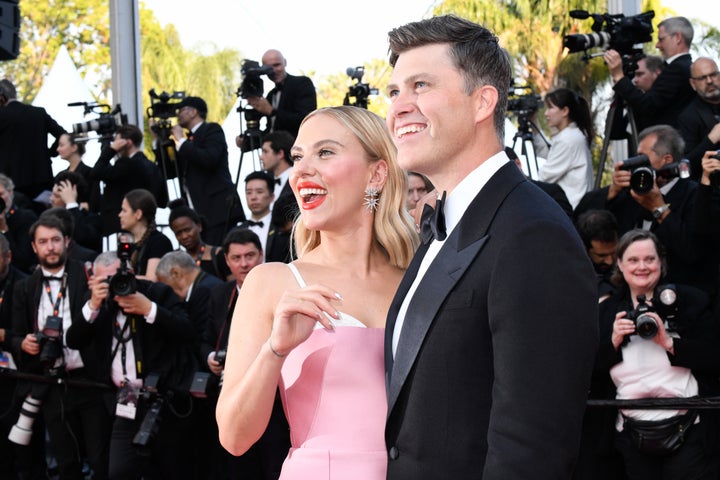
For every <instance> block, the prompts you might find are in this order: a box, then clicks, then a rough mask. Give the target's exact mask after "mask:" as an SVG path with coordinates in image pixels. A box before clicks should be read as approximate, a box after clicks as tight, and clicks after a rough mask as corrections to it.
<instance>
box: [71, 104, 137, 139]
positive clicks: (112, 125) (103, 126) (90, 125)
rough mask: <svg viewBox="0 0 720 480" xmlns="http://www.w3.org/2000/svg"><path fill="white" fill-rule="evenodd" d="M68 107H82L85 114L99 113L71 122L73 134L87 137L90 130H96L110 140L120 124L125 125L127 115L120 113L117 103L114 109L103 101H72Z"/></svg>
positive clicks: (102, 136)
mask: <svg viewBox="0 0 720 480" xmlns="http://www.w3.org/2000/svg"><path fill="white" fill-rule="evenodd" d="M68 107H84V113H85V115H88V114H90V113H95V114H97V115H99V116H98V117H97V118H95V119H93V120H88V121H86V122H80V123H74V124H73V136H76V137H87V134H88V133H90V132H96V133H97V134H98V135H99V136H100V137H101V138H103V139H105V140H108V141H109V140H110V139H111V138H112V136H113V134H114V133H115V131H116V130H117V129H118V127H120V126H121V125H127V124H128V119H127V115H125V114H124V113H122V109H121V108H120V105H119V104H118V105H117V106H116V107H115V108H114V109H113V108H112V107H110V105H107V104H104V103H88V102H73V103H68Z"/></svg>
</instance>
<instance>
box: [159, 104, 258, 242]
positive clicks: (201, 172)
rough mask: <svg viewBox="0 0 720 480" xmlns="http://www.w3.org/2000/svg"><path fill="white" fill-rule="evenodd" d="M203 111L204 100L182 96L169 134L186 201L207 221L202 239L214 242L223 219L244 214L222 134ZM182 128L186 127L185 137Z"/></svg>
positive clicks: (224, 224)
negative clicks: (173, 144) (175, 154)
mask: <svg viewBox="0 0 720 480" xmlns="http://www.w3.org/2000/svg"><path fill="white" fill-rule="evenodd" d="M207 113H208V108H207V104H206V103H205V100H203V99H202V98H200V97H185V98H184V99H183V100H182V102H180V103H179V104H178V111H177V115H178V123H177V125H174V126H173V127H172V136H173V139H174V140H175V148H176V150H177V159H178V164H179V168H180V170H181V173H180V174H181V175H182V177H183V181H184V188H185V194H186V195H187V197H188V203H189V205H190V207H191V208H193V209H194V210H195V211H196V212H197V213H199V214H200V215H202V216H203V217H204V218H205V220H206V221H207V228H206V229H205V230H204V231H203V239H204V240H205V241H206V242H208V243H210V244H213V245H217V244H219V243H220V242H221V241H222V237H223V235H224V234H225V231H226V229H227V225H228V223H227V222H228V221H230V222H231V223H230V224H231V225H235V223H237V222H239V221H240V220H244V219H245V214H244V212H243V209H242V205H241V204H240V197H239V196H238V193H237V190H236V189H235V184H234V183H233V181H232V179H231V177H230V170H229V167H228V151H227V143H226V142H225V133H224V132H223V130H222V127H220V125H218V124H217V123H213V122H207V121H206V118H207ZM184 129H187V130H189V133H188V136H187V137H186V136H185V131H184ZM152 132H153V137H156V133H155V132H154V130H152ZM156 140H157V138H156ZM158 158H159V157H158ZM228 212H229V213H228Z"/></svg>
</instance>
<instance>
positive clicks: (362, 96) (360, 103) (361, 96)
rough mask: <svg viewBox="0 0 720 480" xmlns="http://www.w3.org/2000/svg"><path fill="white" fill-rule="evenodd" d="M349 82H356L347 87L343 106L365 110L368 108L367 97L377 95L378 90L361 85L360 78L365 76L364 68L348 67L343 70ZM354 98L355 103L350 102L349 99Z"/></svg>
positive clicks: (364, 84) (367, 85) (365, 84)
mask: <svg viewBox="0 0 720 480" xmlns="http://www.w3.org/2000/svg"><path fill="white" fill-rule="evenodd" d="M345 73H347V76H348V77H350V80H357V81H356V82H355V83H354V84H353V85H350V86H349V87H348V91H347V93H346V94H345V100H343V105H352V106H355V107H360V108H365V109H367V107H368V97H369V96H370V95H377V94H378V93H379V92H378V89H377V88H371V87H370V85H369V84H367V83H363V81H362V77H363V75H365V67H363V66H359V67H355V68H353V67H348V68H347V69H346V70H345ZM351 98H354V99H355V102H351V101H350V99H351Z"/></svg>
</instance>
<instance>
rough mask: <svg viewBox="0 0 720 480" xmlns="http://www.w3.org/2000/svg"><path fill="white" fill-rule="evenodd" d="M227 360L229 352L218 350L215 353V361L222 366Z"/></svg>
mask: <svg viewBox="0 0 720 480" xmlns="http://www.w3.org/2000/svg"><path fill="white" fill-rule="evenodd" d="M225 358H227V350H218V351H217V352H215V361H216V362H218V363H219V364H220V365H225Z"/></svg>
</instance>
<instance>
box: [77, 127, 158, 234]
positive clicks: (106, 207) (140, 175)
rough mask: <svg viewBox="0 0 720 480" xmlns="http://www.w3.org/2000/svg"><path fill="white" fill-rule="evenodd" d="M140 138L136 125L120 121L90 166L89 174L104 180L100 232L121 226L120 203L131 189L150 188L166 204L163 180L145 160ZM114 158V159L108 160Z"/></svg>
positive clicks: (156, 199) (156, 198) (96, 178)
mask: <svg viewBox="0 0 720 480" xmlns="http://www.w3.org/2000/svg"><path fill="white" fill-rule="evenodd" d="M142 142H143V133H142V130H140V129H139V128H138V127H136V126H135V125H122V126H121V127H119V128H118V129H117V131H116V132H115V135H114V136H113V140H112V142H110V144H109V145H108V146H107V147H105V148H103V150H102V152H101V153H100V157H99V158H98V161H97V163H95V165H94V166H93V169H92V172H91V174H90V178H91V179H92V180H94V181H103V182H105V190H104V192H103V195H102V198H101V200H100V206H99V211H100V216H101V217H102V219H103V235H110V234H112V233H115V232H117V231H118V230H120V222H119V220H118V213H120V204H121V203H122V200H123V197H124V196H125V194H126V193H128V192H129V191H130V190H133V189H136V188H144V189H146V190H149V191H150V192H152V194H153V196H154V197H155V201H156V202H157V204H158V205H159V206H161V207H164V206H165V205H166V204H167V186H166V185H165V181H164V180H163V178H162V174H161V173H160V169H159V168H158V166H157V165H156V164H155V163H153V162H151V161H150V160H148V158H147V157H146V156H145V154H144V153H143V152H142V150H141V149H140V146H141V145H142ZM113 158H115V162H114V163H111V162H110V161H111V160H112V159H113Z"/></svg>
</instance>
